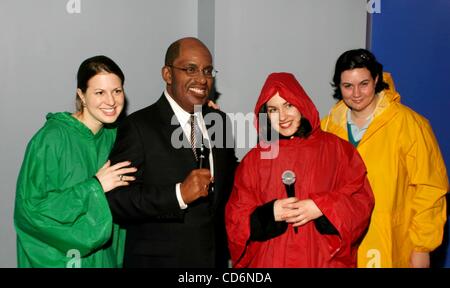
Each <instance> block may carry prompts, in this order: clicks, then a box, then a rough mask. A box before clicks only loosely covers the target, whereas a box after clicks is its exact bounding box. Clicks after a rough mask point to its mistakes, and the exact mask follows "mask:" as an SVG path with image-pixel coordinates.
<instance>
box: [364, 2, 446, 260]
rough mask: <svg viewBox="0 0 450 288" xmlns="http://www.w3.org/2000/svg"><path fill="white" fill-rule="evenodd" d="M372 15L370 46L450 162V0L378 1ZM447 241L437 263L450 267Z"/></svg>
mask: <svg viewBox="0 0 450 288" xmlns="http://www.w3.org/2000/svg"><path fill="white" fill-rule="evenodd" d="M380 2H381V13H379V14H373V15H372V39H371V44H372V47H371V50H372V51H373V53H374V54H375V55H376V56H377V58H378V60H379V61H380V62H381V63H382V64H383V65H384V69H385V70H386V71H389V72H391V73H392V76H393V78H394V82H395V86H396V88H397V90H398V92H399V93H400V95H401V96H402V103H403V104H405V105H407V106H409V107H411V108H412V109H414V110H415V111H417V112H418V113H420V114H422V115H423V116H425V117H426V118H427V119H428V120H429V121H430V123H431V125H432V127H433V131H434V133H435V135H436V137H437V139H438V142H439V146H440V148H441V151H442V153H443V155H444V159H445V163H446V166H447V168H449V167H450V166H449V165H450V133H449V131H450V129H449V123H450V121H449V120H448V115H449V114H450V17H449V15H450V0H433V1H423V0H388V1H386V0H380ZM448 227H449V226H448V223H447V231H446V239H445V243H444V245H443V247H441V248H440V249H439V251H438V253H434V254H435V255H433V257H434V261H435V263H436V264H437V265H441V266H445V267H450V249H449V248H448V246H449V245H448Z"/></svg>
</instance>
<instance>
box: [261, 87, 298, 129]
mask: <svg viewBox="0 0 450 288" xmlns="http://www.w3.org/2000/svg"><path fill="white" fill-rule="evenodd" d="M266 107H267V114H268V115H269V119H270V124H271V125H272V127H273V128H274V129H275V130H276V131H277V132H278V133H280V134H281V135H283V136H285V137H289V136H291V135H293V134H294V133H295V132H297V130H298V127H299V126H300V120H301V118H302V115H301V114H300V112H299V111H298V109H297V108H296V107H295V106H294V105H292V104H291V103H289V102H287V101H286V100H284V99H283V98H282V97H281V96H280V94H278V92H277V93H276V94H275V95H274V96H273V97H272V98H270V100H269V101H267V103H266Z"/></svg>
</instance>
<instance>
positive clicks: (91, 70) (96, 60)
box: [75, 55, 125, 111]
mask: <svg viewBox="0 0 450 288" xmlns="http://www.w3.org/2000/svg"><path fill="white" fill-rule="evenodd" d="M102 72H106V73H112V74H115V75H117V77H119V78H120V80H121V82H122V85H123V84H124V83H125V75H124V74H123V72H122V70H121V69H120V67H119V66H118V65H117V64H116V63H115V62H114V61H113V60H111V59H110V58H108V57H106V56H103V55H98V56H94V57H91V58H88V59H86V60H84V61H83V62H82V63H81V65H80V67H79V68H78V73H77V88H78V89H80V90H81V91H82V92H83V93H86V89H87V86H88V81H89V80H90V79H91V78H92V77H94V76H95V75H97V74H99V73H102ZM75 101H76V103H75V106H76V109H77V111H81V110H82V108H83V107H82V105H81V99H80V97H79V96H78V93H77V94H76V100H75Z"/></svg>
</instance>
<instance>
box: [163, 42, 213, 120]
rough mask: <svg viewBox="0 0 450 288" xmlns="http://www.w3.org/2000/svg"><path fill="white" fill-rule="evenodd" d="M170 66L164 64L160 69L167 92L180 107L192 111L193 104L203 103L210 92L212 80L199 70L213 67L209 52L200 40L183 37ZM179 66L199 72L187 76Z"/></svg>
mask: <svg viewBox="0 0 450 288" xmlns="http://www.w3.org/2000/svg"><path fill="white" fill-rule="evenodd" d="M171 66H172V67H170V66H164V67H163V70H162V75H163V78H164V81H165V82H166V84H167V92H169V94H170V96H171V97H172V98H173V99H174V100H175V102H177V103H178V105H180V107H181V108H183V109H184V110H185V111H187V112H189V113H192V112H194V105H203V104H205V103H206V101H207V99H208V96H209V93H210V92H211V88H212V84H213V81H214V80H213V78H212V77H205V75H203V73H202V72H201V71H203V70H204V69H205V68H206V69H209V68H212V67H213V66H212V57H211V53H210V52H209V50H208V49H207V48H206V47H205V45H203V44H202V43H201V42H200V41H198V40H196V39H184V40H182V41H181V42H180V52H179V55H178V57H177V58H176V59H175V60H174V61H173V63H171ZM180 68H181V69H185V68H190V69H192V68H194V69H199V70H200V73H198V74H197V75H194V76H189V75H187V73H186V71H183V70H181V69H180Z"/></svg>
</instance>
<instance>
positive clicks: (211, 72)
mask: <svg viewBox="0 0 450 288" xmlns="http://www.w3.org/2000/svg"><path fill="white" fill-rule="evenodd" d="M166 66H168V67H171V68H175V69H178V70H183V71H184V72H185V73H186V75H188V76H191V77H196V76H198V75H199V74H200V69H198V67H197V66H188V67H185V68H181V67H175V66H173V65H166ZM217 72H218V71H217V70H216V69H214V68H213V67H206V68H203V69H202V74H203V75H204V76H205V77H207V78H214V77H216V75H217Z"/></svg>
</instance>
